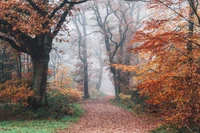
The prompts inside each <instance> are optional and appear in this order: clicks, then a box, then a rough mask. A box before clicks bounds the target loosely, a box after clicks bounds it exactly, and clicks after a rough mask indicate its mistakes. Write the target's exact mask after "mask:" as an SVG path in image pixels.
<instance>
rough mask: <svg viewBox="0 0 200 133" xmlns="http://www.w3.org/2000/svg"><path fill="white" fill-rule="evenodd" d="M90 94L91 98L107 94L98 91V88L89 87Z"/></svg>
mask: <svg viewBox="0 0 200 133" xmlns="http://www.w3.org/2000/svg"><path fill="white" fill-rule="evenodd" d="M89 94H90V97H91V98H100V97H104V96H106V94H105V93H103V92H102V91H98V90H97V89H93V88H92V89H89Z"/></svg>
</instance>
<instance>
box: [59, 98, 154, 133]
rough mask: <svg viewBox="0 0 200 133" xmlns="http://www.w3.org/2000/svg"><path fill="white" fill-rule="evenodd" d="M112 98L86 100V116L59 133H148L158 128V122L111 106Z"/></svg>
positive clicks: (84, 102)
mask: <svg viewBox="0 0 200 133" xmlns="http://www.w3.org/2000/svg"><path fill="white" fill-rule="evenodd" d="M111 98H113V97H106V98H99V99H88V100H84V101H83V102H82V103H83V104H82V105H83V107H84V109H85V110H86V113H85V115H84V116H82V118H80V120H79V121H78V122H77V123H76V124H74V125H72V127H71V128H69V129H67V130H63V131H59V133H148V132H149V131H150V130H151V129H153V128H155V127H156V125H157V124H156V122H154V123H150V122H149V120H148V119H147V118H145V117H138V116H136V115H134V114H133V113H131V112H128V111H126V110H124V109H122V108H120V107H117V106H114V105H112V104H110V102H109V101H110V100H111Z"/></svg>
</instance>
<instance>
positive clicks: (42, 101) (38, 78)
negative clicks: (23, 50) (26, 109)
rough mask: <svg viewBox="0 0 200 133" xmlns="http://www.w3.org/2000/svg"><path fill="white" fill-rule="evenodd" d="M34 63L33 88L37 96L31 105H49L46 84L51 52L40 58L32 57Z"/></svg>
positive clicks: (35, 106) (35, 107)
mask: <svg viewBox="0 0 200 133" xmlns="http://www.w3.org/2000/svg"><path fill="white" fill-rule="evenodd" d="M31 58H32V63H33V79H32V86H31V89H32V90H34V94H35V96H34V97H32V98H31V100H30V103H29V104H30V105H29V106H30V107H31V108H33V109H38V108H41V107H44V106H47V99H46V86H47V73H48V62H49V54H46V55H45V56H41V57H38V58H35V57H33V56H32V57H31Z"/></svg>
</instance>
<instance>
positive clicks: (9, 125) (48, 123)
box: [0, 104, 84, 133]
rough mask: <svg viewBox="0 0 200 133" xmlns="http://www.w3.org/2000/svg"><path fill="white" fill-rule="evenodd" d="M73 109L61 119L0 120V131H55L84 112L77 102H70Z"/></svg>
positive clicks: (14, 132) (20, 132)
mask: <svg viewBox="0 0 200 133" xmlns="http://www.w3.org/2000/svg"><path fill="white" fill-rule="evenodd" d="M70 108H71V109H72V110H73V114H72V115H71V116H64V117H63V118H62V119H59V120H55V119H51V118H49V119H41V120H13V121H1V122H0V132H5V133H55V132H56V131H57V130H59V129H65V128H68V127H69V126H70V124H72V123H74V122H76V121H77V120H78V119H79V118H80V116H81V115H82V114H83V113H84V111H83V109H82V108H81V107H80V105H79V104H70Z"/></svg>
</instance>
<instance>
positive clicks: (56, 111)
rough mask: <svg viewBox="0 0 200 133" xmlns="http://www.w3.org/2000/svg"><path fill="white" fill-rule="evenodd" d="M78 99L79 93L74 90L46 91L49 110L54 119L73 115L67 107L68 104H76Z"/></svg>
mask: <svg viewBox="0 0 200 133" xmlns="http://www.w3.org/2000/svg"><path fill="white" fill-rule="evenodd" d="M80 98H81V95H80V92H79V91H78V90H76V89H50V90H48V91H47V101H48V104H49V109H50V110H51V112H52V113H53V114H52V115H53V117H54V118H61V117H63V116H64V115H68V114H70V115H72V114H74V111H73V110H72V109H71V108H70V106H69V105H70V103H74V102H78V101H79V100H80Z"/></svg>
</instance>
